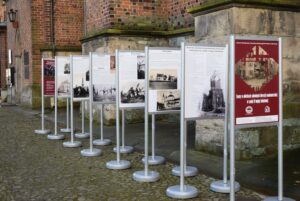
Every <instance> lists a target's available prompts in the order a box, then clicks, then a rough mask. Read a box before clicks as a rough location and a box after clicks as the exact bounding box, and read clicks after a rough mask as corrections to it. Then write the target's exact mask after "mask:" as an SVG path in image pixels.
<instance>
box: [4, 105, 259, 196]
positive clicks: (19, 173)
mask: <svg viewBox="0 0 300 201" xmlns="http://www.w3.org/2000/svg"><path fill="white" fill-rule="evenodd" d="M76 121H77V120H76ZM78 121H79V122H80V118H79V119H78ZM159 125H160V123H159ZM59 126H60V127H61V126H64V125H62V124H60V125H59ZM160 126H162V127H166V125H160ZM160 126H158V128H159V127H160ZM0 127H1V129H0V136H1V140H0V200H1V201H6V200H8V201H12V200H16V201H19V200H20V201H23V200H24V201H29V200H36V201H42V200H47V201H48V200H57V201H61V200H78V201H90V200H171V199H170V198H168V197H166V195H165V191H166V188H167V187H169V186H172V185H176V184H178V183H179V178H178V177H175V176H172V175H171V174H170V173H171V169H172V167H174V165H175V164H174V163H171V162H167V163H166V164H164V165H160V166H155V167H150V169H151V170H156V171H158V172H159V173H160V175H161V177H160V180H159V181H158V182H155V183H139V182H136V181H134V180H133V179H132V173H133V172H135V171H137V170H142V169H143V164H142V163H141V162H140V161H141V158H142V157H143V154H142V152H141V151H138V152H135V153H133V154H128V155H122V158H123V159H126V160H129V161H131V163H132V167H131V169H128V170H120V171H113V170H108V169H106V168H105V164H106V162H108V161H110V160H115V159H116V155H115V153H113V152H112V148H113V145H111V146H107V147H101V149H102V151H103V154H102V156H99V157H94V158H87V157H82V156H81V155H80V150H81V149H83V148H72V149H70V148H64V147H63V146H62V141H49V140H47V139H46V136H43V135H36V134H34V133H33V130H34V129H37V128H39V127H40V118H39V115H38V113H37V112H36V111H31V110H23V109H22V108H19V107H2V108H0ZM46 127H47V128H52V127H53V122H51V121H46ZM133 127H136V129H137V130H138V131H140V132H137V133H136V134H135V135H136V138H137V139H136V141H135V143H136V144H135V145H136V146H135V147H136V148H137V149H139V146H140V144H142V143H140V142H139V141H140V140H142V139H143V132H142V131H143V129H142V128H143V126H142V125H139V126H133ZM173 129H174V130H176V129H177V128H176V127H175V128H173ZM129 131H131V129H130V126H128V132H129ZM165 131H169V132H173V131H172V130H169V129H167V128H166V130H165ZM105 132H111V134H112V135H113V134H114V133H115V129H114V127H105ZM171 134H174V135H175V134H176V132H175V133H171ZM177 134H178V133H177ZM177 134H176V135H177ZM176 135H175V137H173V138H177V136H176ZM107 136H108V137H109V135H108V134H107ZM66 137H67V139H66V140H68V139H69V135H67V136H66ZM127 137H128V136H127ZM81 141H82V142H83V147H85V148H86V147H88V139H84V140H81ZM164 143H166V142H164ZM168 143H171V142H170V141H168ZM128 144H131V141H129V140H128ZM162 144H163V142H161V141H160V140H159V139H158V146H160V145H162ZM161 153H171V154H173V153H174V152H173V151H172V149H170V150H169V151H168V150H167V151H165V152H161ZM213 180H214V179H213V178H212V177H209V176H206V175H204V174H199V175H198V176H196V177H193V178H187V179H186V183H187V184H190V185H193V186H195V187H197V188H198V189H199V191H200V194H199V197H197V198H195V199H192V200H203V201H206V200H207V201H208V200H213V201H221V200H228V195H225V194H219V193H213V192H211V191H210V190H209V184H210V183H211V182H212V181H213ZM236 198H237V200H241V201H247V200H249V201H250V200H253V201H255V200H262V199H263V198H264V196H263V195H261V194H259V193H256V192H254V191H252V190H249V189H247V188H242V190H241V191H240V192H238V193H237V195H236Z"/></svg>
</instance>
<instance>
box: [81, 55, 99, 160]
mask: <svg viewBox="0 0 300 201" xmlns="http://www.w3.org/2000/svg"><path fill="white" fill-rule="evenodd" d="M91 60H92V53H90V64H91V63H92V61H91ZM90 72H92V69H91V65H90ZM89 84H90V90H89V91H90V94H89V95H90V101H89V111H90V113H89V115H90V118H89V120H90V148H89V149H83V150H81V152H80V153H81V155H82V156H87V157H92V156H100V155H101V153H102V151H101V150H100V149H96V148H94V147H93V93H92V91H93V90H92V88H93V85H92V75H91V74H90V83H89Z"/></svg>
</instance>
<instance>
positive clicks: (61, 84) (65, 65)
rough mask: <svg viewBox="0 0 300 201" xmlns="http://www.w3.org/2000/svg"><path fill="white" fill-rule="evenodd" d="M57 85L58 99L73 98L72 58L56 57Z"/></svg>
mask: <svg viewBox="0 0 300 201" xmlns="http://www.w3.org/2000/svg"><path fill="white" fill-rule="evenodd" d="M55 64H56V71H57V73H56V84H57V96H58V97H70V96H71V90H70V89H71V87H70V85H71V74H70V57H65V56H56V57H55Z"/></svg>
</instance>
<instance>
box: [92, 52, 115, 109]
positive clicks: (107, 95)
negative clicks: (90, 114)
mask: <svg viewBox="0 0 300 201" xmlns="http://www.w3.org/2000/svg"><path fill="white" fill-rule="evenodd" d="M92 76H93V77H92V82H93V83H92V84H93V101H94V102H98V103H102V104H109V103H115V102H116V64H115V56H112V55H108V54H97V53H92Z"/></svg>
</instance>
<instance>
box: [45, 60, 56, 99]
mask: <svg viewBox="0 0 300 201" xmlns="http://www.w3.org/2000/svg"><path fill="white" fill-rule="evenodd" d="M43 62H44V63H43V70H44V96H54V91H55V60H54V59H44V60H43Z"/></svg>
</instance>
